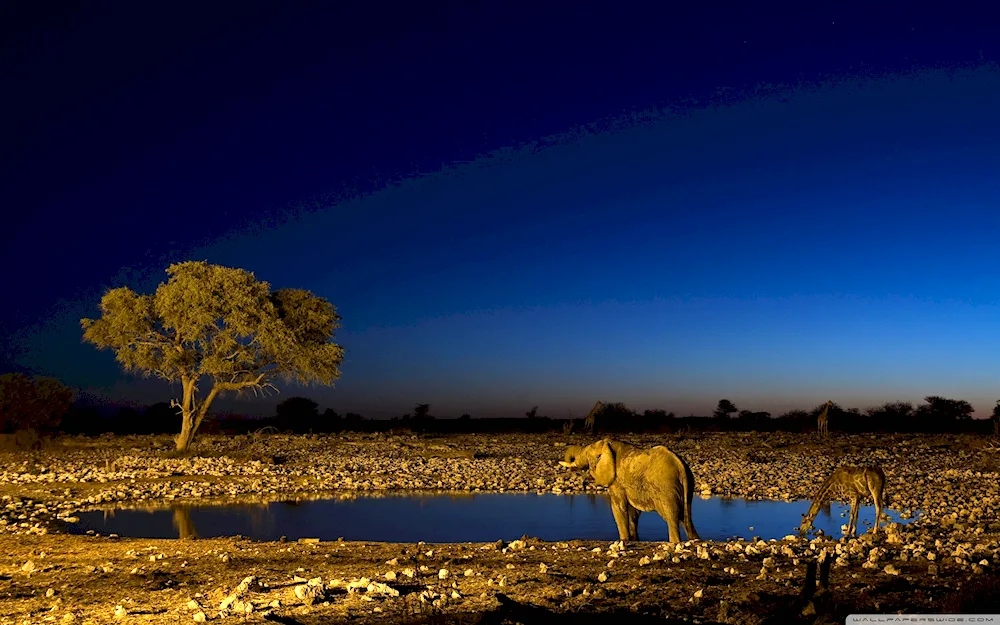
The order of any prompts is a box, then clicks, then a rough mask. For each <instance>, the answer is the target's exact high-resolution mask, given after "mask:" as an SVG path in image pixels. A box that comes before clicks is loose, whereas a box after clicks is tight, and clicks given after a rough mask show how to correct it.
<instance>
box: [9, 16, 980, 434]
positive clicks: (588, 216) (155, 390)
mask: <svg viewBox="0 0 1000 625" xmlns="http://www.w3.org/2000/svg"><path fill="white" fill-rule="evenodd" d="M335 4H348V3H318V2H317V3H308V2H305V3H271V4H258V3H240V4H239V5H236V4H226V5H223V4H221V3H220V4H218V5H214V4H210V5H207V6H202V5H201V4H189V3H172V4H170V5H163V6H162V7H161V8H156V9H153V8H150V6H148V5H135V4H128V5H126V4H122V3H100V2H94V3H86V5H84V4H83V3H77V4H72V3H64V4H61V5H59V4H57V5H47V6H56V7H58V8H57V9H56V8H45V9H43V8H41V7H39V6H32V5H31V3H24V6H21V7H16V8H12V7H11V6H10V5H6V6H5V7H4V8H3V9H0V11H2V15H0V24H2V29H3V30H2V36H3V50H2V55H0V79H2V84H3V85H4V92H5V97H4V99H3V103H2V104H0V106H3V107H4V109H5V110H4V120H5V121H6V122H7V123H6V124H5V128H4V135H3V141H2V142H0V144H2V148H0V149H2V160H0V191H2V196H0V201H2V204H3V206H4V214H5V215H6V217H5V226H6V227H5V241H4V247H3V250H2V252H0V253H2V255H3V259H2V260H3V262H4V266H5V267H6V271H5V274H4V280H5V282H6V288H5V289H4V290H5V292H7V293H9V294H11V298H10V299H9V300H8V303H7V305H6V306H5V307H4V308H3V309H2V315H0V324H2V326H0V329H2V331H3V335H4V336H5V338H6V339H7V340H5V341H4V342H3V360H4V362H3V363H0V364H2V365H3V368H4V369H8V370H9V369H20V370H26V371H30V372H33V373H38V374H44V375H53V376H56V377H59V378H61V379H63V380H64V381H65V382H67V383H69V384H70V385H72V386H74V387H78V388H81V389H85V390H87V391H88V392H92V393H96V394H98V395H103V396H106V397H109V398H113V399H116V400H130V401H136V402H142V403H147V402H152V401H157V400H164V399H168V398H169V397H171V396H172V393H175V392H176V389H173V390H172V389H171V388H170V387H169V386H168V385H166V384H164V383H159V382H142V381H136V380H135V379H134V378H131V377H129V376H126V375H124V374H122V373H121V372H120V371H119V370H118V369H117V366H116V365H115V363H114V361H113V357H112V355H111V354H110V353H107V352H97V351H96V350H94V349H93V348H92V347H90V346H87V345H82V344H80V330H79V324H78V320H79V318H80V317H82V316H94V315H96V314H97V302H98V300H99V298H100V295H101V293H102V291H103V290H104V289H106V288H109V287H114V286H120V285H128V286H131V287H132V288H136V289H140V290H143V291H146V292H148V291H151V290H152V289H153V288H155V285H156V284H157V283H158V282H159V281H161V280H163V279H165V275H164V274H163V269H164V268H165V267H166V265H167V264H169V263H170V262H172V261H176V260H183V259H207V260H209V261H211V262H217V263H222V264H227V265H231V266H239V267H243V268H246V269H249V270H251V271H254V272H255V273H256V274H257V275H258V277H260V278H262V279H266V280H268V281H269V282H271V283H272V284H273V285H274V286H275V287H285V286H290V287H300V288H308V289H310V290H313V291H314V292H316V293H318V294H320V295H322V296H324V297H327V298H329V299H330V300H331V301H332V302H333V303H334V304H336V305H337V306H338V308H339V310H340V312H341V314H342V315H343V317H344V329H343V330H342V331H340V333H339V334H338V338H339V339H340V342H341V343H342V344H344V345H345V346H346V347H347V349H348V355H347V358H346V361H345V363H344V366H343V376H342V378H341V380H340V382H338V384H337V386H336V387H335V388H334V389H309V390H308V391H301V390H299V389H294V388H284V389H283V394H282V395H281V396H279V397H277V398H274V399H271V400H256V401H249V402H245V401H241V402H239V403H231V402H223V403H222V404H220V408H221V409H233V408H235V409H237V410H240V411H243V412H247V413H266V412H269V411H270V410H271V409H272V407H273V404H274V403H275V402H276V401H278V400H280V399H281V398H283V397H288V396H290V395H294V394H306V395H309V396H311V397H313V398H314V399H316V400H317V401H319V402H320V404H321V405H322V406H324V407H326V406H329V407H333V408H335V409H337V410H340V411H356V412H361V413H362V414H365V415H368V416H374V417H387V416H395V415H398V414H401V413H402V412H405V411H407V410H409V409H411V408H412V406H413V404H414V403H416V402H428V403H430V404H431V405H432V412H433V413H435V414H439V415H442V416H454V415H458V414H461V413H463V412H469V413H471V414H473V415H474V416H499V415H520V414H523V413H524V411H526V410H527V409H529V408H530V407H531V406H532V405H536V404H537V405H539V406H540V412H541V413H542V414H550V415H552V416H564V415H565V414H566V410H567V409H571V410H573V411H574V414H577V416H579V415H580V414H582V413H584V412H585V411H586V410H587V409H588V408H589V407H590V405H592V404H593V402H594V401H595V400H597V399H602V400H606V401H625V402H626V403H628V404H629V405H631V406H633V407H634V408H637V409H639V410H642V409H645V408H665V409H668V410H673V411H675V412H677V413H680V414H689V413H692V412H694V413H696V414H707V413H709V412H710V411H711V409H712V408H713V407H714V404H715V403H716V402H717V400H718V399H719V398H721V397H728V398H730V399H732V400H733V401H734V402H736V404H737V405H738V406H739V407H741V408H750V409H756V410H768V411H771V412H773V413H775V414H778V413H780V412H783V411H784V410H787V409H790V408H795V407H803V408H808V407H812V406H814V405H816V404H819V403H822V402H823V401H825V400H826V399H833V400H835V401H837V402H838V403H840V404H841V405H845V406H857V407H859V408H864V407H865V406H868V405H871V404H874V403H881V402H882V401H887V400H895V399H905V400H910V401H914V402H916V401H919V400H920V398H922V397H923V396H925V395H930V394H939V395H945V396H951V397H958V398H963V399H966V400H968V401H970V402H972V403H973V405H974V406H975V407H976V408H977V412H978V414H980V415H982V414H985V413H987V412H988V411H989V409H990V408H992V405H993V403H994V401H995V399H996V397H1000V388H998V382H997V381H998V380H1000V360H998V358H997V356H996V355H997V354H998V353H1000V333H998V332H997V330H996V327H997V318H998V316H997V313H998V306H997V303H998V294H1000V280H998V278H997V275H998V274H997V270H996V266H997V246H996V244H995V241H996V240H997V234H998V232H1000V214H998V213H997V211H996V209H997V207H998V206H1000V201H998V200H1000V116H998V114H997V113H996V111H1000V72H998V71H997V68H996V66H995V65H994V64H993V63H994V61H996V60H997V55H998V52H1000V50H998V49H997V46H998V42H1000V38H998V37H997V33H996V30H995V29H991V28H990V26H989V25H990V24H991V23H992V22H990V20H989V19H988V18H989V15H990V8H989V4H988V3H948V4H941V3H939V4H938V6H936V7H932V6H931V4H930V3H913V2H909V3H905V4H904V3H899V4H898V5H896V6H893V5H892V4H885V3H879V5H880V8H874V9H873V8H870V7H868V6H866V5H865V4H859V5H858V6H857V7H854V6H851V5H849V4H843V3H838V4H836V5H833V4H831V5H829V7H830V8H816V7H807V6H805V5H804V4H791V3H788V4H772V5H771V6H770V7H766V8H761V7H760V6H755V7H753V8H750V7H742V8H740V5H741V4H742V3H730V4H732V5H733V6H724V5H722V4H719V3H712V4H710V5H709V4H707V3H706V4H703V5H700V6H699V5H692V6H691V7H681V8H678V7H677V6H672V5H673V4H674V3H649V4H635V5H628V4H615V5H614V6H615V9H614V10H612V9H609V8H608V7H609V6H610V5H607V4H606V3H602V4H593V5H589V4H587V3H582V4H581V3H572V4H563V3H551V4H548V3H546V4H545V5H544V6H543V7H542V8H538V7H536V6H533V4H529V3H523V4H518V3H513V4H511V3H503V5H502V6H503V7H504V8H501V7H500V4H498V3H490V4H487V3H440V4H438V6H439V7H440V8H438V9H436V10H433V11H431V10H428V9H427V8H425V7H416V6H409V5H408V4H404V3H398V4H391V3H364V5H365V7H366V8H365V9H359V8H356V7H355V8H352V9H345V8H335V7H334V5H335ZM353 4H362V3H353ZM541 4H542V3H539V5H541ZM237 6H238V7H239V9H237V8H236V7H237Z"/></svg>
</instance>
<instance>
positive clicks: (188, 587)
mask: <svg viewBox="0 0 1000 625" xmlns="http://www.w3.org/2000/svg"><path fill="white" fill-rule="evenodd" d="M623 438H624V439H626V440H629V441H631V442H635V443H639V444H654V443H655V444H667V445H668V446H670V447H672V448H673V449H675V450H677V451H678V452H680V453H681V454H682V455H684V456H685V458H686V459H687V460H688V461H689V463H690V464H691V466H692V469H693V471H694V473H695V477H696V482H697V485H698V489H699V490H703V491H704V492H706V493H708V492H711V493H712V494H715V495H733V496H741V497H743V496H750V497H754V496H756V497H768V498H808V497H810V496H811V495H812V492H813V490H814V489H815V488H816V487H817V486H818V484H819V482H820V481H822V479H823V477H825V476H826V475H827V474H828V472H829V471H830V470H832V468H833V467H834V466H836V465H838V464H841V463H852V464H860V463H865V462H878V463H879V464H880V465H881V466H882V467H883V468H884V470H885V472H886V475H887V486H886V495H887V504H888V505H889V506H891V507H892V508H895V509H897V510H903V511H906V510H917V509H919V510H921V511H923V512H924V513H925V514H923V515H922V516H921V517H920V518H919V519H917V521H915V522H914V523H913V524H912V525H910V526H907V527H903V528H896V527H894V528H893V529H891V530H890V531H889V532H888V538H886V537H885V536H883V537H880V538H879V539H877V540H874V541H873V540H872V538H871V537H870V536H864V537H862V538H861V539H857V540H852V541H841V542H839V543H838V542H835V541H831V540H830V539H817V540H816V541H813V542H812V543H810V542H808V541H803V540H795V539H792V540H787V541H782V542H773V543H759V544H752V543H748V542H746V541H742V542H739V543H736V542H734V543H702V544H699V543H691V544H689V545H687V546H686V547H682V548H681V549H680V550H679V551H675V550H674V549H673V548H667V549H665V548H664V547H663V545H662V543H643V544H641V545H638V546H634V545H628V546H626V548H625V550H624V551H621V550H619V549H618V547H617V546H613V545H612V544H611V543H608V542H602V543H577V542H569V543H541V542H537V541H532V540H528V541H527V543H526V544H525V545H521V544H519V543H516V542H515V543H514V544H509V543H505V544H503V545H501V548H500V549H498V548H497V546H496V545H495V544H474V545H419V546H418V545H412V544H408V545H403V544H373V543H363V544H362V543H337V542H321V543H317V544H294V543H254V542H250V541H246V540H236V539H229V540H185V541H170V540H145V539H124V538H105V537H90V536H68V535H62V534H58V535H57V534H56V532H60V531H62V528H63V527H64V525H63V523H62V522H61V521H59V520H58V518H57V517H62V518H71V517H72V514H73V513H74V512H78V511H81V510H84V509H87V508H93V507H95V506H98V505H108V504H123V505H140V504H152V503H163V502H164V501H167V500H171V501H192V502H194V501H198V502H204V501H206V500H209V499H218V498H222V499H228V498H239V499H244V500H249V499H259V498H260V497H262V496H279V495H282V496H288V495H290V494H299V495H305V494H311V495H313V496H318V495H322V494H329V493H330V492H333V491H340V492H344V491H348V492H349V491H351V490H379V489H386V488H392V489H397V488H408V489H418V488H419V489H426V488H445V489H451V488H455V487H457V486H458V487H465V488H469V489H480V490H482V491H496V490H500V489H506V490H522V489H530V490H544V491H553V490H557V491H559V492H583V491H584V488H585V484H584V482H583V480H582V477H581V476H577V475H570V474H567V473H565V472H563V471H560V470H559V469H558V467H557V465H556V461H557V460H558V459H559V458H561V456H562V451H563V447H562V446H561V445H562V444H564V443H567V442H570V443H573V442H589V441H590V440H592V439H589V438H586V437H575V436H574V437H572V438H567V437H564V436H562V435H557V434H551V435H516V436H501V435H485V436H476V437H472V436H452V437H434V438H425V437H412V436H410V435H405V436H384V435H374V436H373V435H360V434H348V435H346V436H331V437H314V438H307V437H285V436H277V437H259V438H254V437H236V438H232V437H210V438H206V439H204V440H203V441H202V443H201V445H200V446H199V448H198V450H197V453H198V455H197V456H196V457H195V458H168V457H166V456H167V454H166V452H167V451H169V439H168V438H167V437H159V438H153V437H146V438H143V437H127V438H118V439H114V438H110V437H109V438H103V439H90V440H87V439H73V440H67V441H64V442H63V443H62V444H61V445H60V446H59V447H57V448H53V449H50V450H46V451H44V452H41V453H20V454H7V455H6V456H4V457H3V463H4V464H3V465H2V466H3V473H2V474H0V488H2V491H0V492H2V493H4V502H3V504H4V506H5V509H4V510H3V511H2V514H3V519H2V521H6V523H4V524H3V525H2V528H3V530H4V533H3V534H0V550H2V552H3V556H2V557H0V576H2V577H0V615H6V616H2V617H0V623H21V622H24V621H25V620H28V621H29V622H43V621H58V622H80V623H83V622H93V623H108V622H113V621H115V611H116V607H117V606H119V605H120V606H122V609H121V610H119V614H120V615H121V616H120V618H122V619H125V620H124V621H123V622H136V623H139V622H155V623H161V622H162V623H177V622H193V620H194V618H195V615H196V614H197V613H198V612H199V611H200V612H203V613H204V615H205V616H206V617H207V618H208V619H209V620H213V621H214V620H219V619H220V606H221V604H222V602H223V600H224V599H225V598H226V596H228V595H230V594H231V593H232V592H233V591H234V589H235V588H236V587H237V585H238V584H239V583H240V582H241V581H242V580H244V579H245V578H247V577H249V576H254V577H255V580H254V583H252V584H250V585H249V587H248V589H247V593H245V594H244V595H242V596H239V597H234V598H233V599H232V600H231V601H230V603H229V604H228V606H227V607H228V609H227V610H226V611H223V615H224V616H223V618H224V619H225V620H229V621H232V622H238V621H237V620H236V619H237V617H236V616H235V612H236V609H237V608H239V609H241V610H242V611H243V613H241V614H240V615H239V617H238V620H239V621H242V620H244V619H246V620H248V621H250V622H264V620H265V619H270V620H274V619H277V620H278V622H286V623H328V622H336V621H339V620H341V619H342V618H344V617H346V616H347V615H350V616H351V617H352V621H356V620H365V619H374V620H373V622H375V621H376V620H377V621H378V622H385V621H386V620H387V618H386V617H387V616H391V617H393V619H395V620H408V619H413V620H414V621H415V622H421V621H430V620H435V622H449V620H448V619H452V620H454V619H457V618H460V617H462V615H465V616H464V617H462V618H464V619H465V621H468V620H469V619H471V618H473V616H472V615H476V614H480V615H481V614H484V613H485V614H488V615H492V616H493V617H494V618H502V617H504V616H505V615H506V616H508V617H509V618H510V619H512V620H511V622H514V621H520V622H529V621H532V620H533V619H539V618H541V617H539V615H538V613H537V612H535V611H532V610H531V606H538V607H540V608H544V610H545V611H546V612H543V613H541V614H542V616H545V617H546V618H551V617H553V613H555V614H561V615H564V616H563V617H562V618H564V619H567V621H569V620H572V621H574V622H582V620H581V619H585V618H586V615H587V614H592V613H594V612H600V613H605V614H606V616H608V617H610V614H607V613H609V612H615V613H616V616H615V618H616V619H617V620H621V619H626V617H627V616H630V617H631V618H633V619H637V620H641V618H642V617H643V615H646V616H647V617H651V616H656V617H660V618H664V617H674V618H687V619H689V620H690V619H698V620H700V621H701V622H724V623H761V622H765V621H766V620H767V618H769V617H768V614H769V613H770V612H773V611H775V610H780V611H781V612H780V613H777V614H776V615H775V616H773V618H774V619H778V620H772V621H770V622H813V621H814V620H815V616H806V617H799V616H798V615H799V614H800V613H801V611H802V609H803V608H804V607H805V609H806V613H807V614H809V613H810V612H811V611H812V610H813V609H815V610H818V611H819V612H820V613H824V612H826V611H828V610H830V609H832V610H834V611H835V613H836V616H838V617H839V618H841V622H842V617H843V615H846V614H848V613H851V612H882V613H885V612H893V611H900V610H908V611H922V612H925V613H926V612H940V611H955V610H960V609H966V610H967V611H975V610H974V609H972V608H974V606H971V605H966V606H962V605H959V603H958V601H959V598H960V597H966V598H969V597H974V596H975V594H976V592H977V591H976V590H975V588H974V587H977V588H978V587H979V586H983V584H996V581H995V577H994V576H993V574H992V573H991V572H992V571H993V570H994V569H995V567H997V566H1000V521H998V515H997V512H998V509H1000V480H998V477H1000V473H998V470H1000V453H997V452H995V451H992V450H991V449H990V445H989V441H988V440H987V439H984V438H978V437H971V436H963V437H956V436H908V437H901V436H896V437H891V436H879V437H871V436H849V437H848V436H835V437H834V440H833V441H832V442H830V443H824V444H822V445H820V444H817V441H816V440H815V438H814V437H812V436H792V435H742V434H688V435H683V436H681V435H671V436H653V435H650V436H627V437H623ZM469 456H473V457H471V458H470V457H469ZM591 488H592V487H591ZM171 498H172V499H171ZM695 522H696V523H697V519H695ZM608 523H609V524H613V520H612V519H611V518H609V519H608ZM41 532H47V533H45V534H41ZM532 547H533V549H532ZM824 547H826V548H828V549H829V550H830V551H831V553H832V554H833V558H835V559H836V562H835V564H834V565H833V567H832V572H831V591H830V592H829V593H820V595H819V596H818V597H817V598H816V600H815V602H814V605H813V606H806V605H805V603H804V602H803V601H801V600H800V599H799V598H798V597H799V594H800V591H801V587H802V580H803V579H804V576H805V566H806V562H807V561H809V560H812V559H814V558H815V554H816V553H817V552H819V551H821V550H822V549H823V548H824ZM504 549H506V551H504ZM595 550H596V551H595ZM43 554H44V555H43ZM931 558H933V559H931ZM29 562H30V564H29ZM542 565H544V566H542ZM609 565H610V566H609ZM422 567H426V569H422ZM442 569H445V570H446V571H447V574H445V576H444V577H443V578H442V574H441V570H442ZM467 571H471V574H469V575H466V572H467ZM408 573H412V574H413V577H410V576H409V574H408ZM602 573H604V574H606V576H607V577H606V579H604V581H601V580H602V578H601V577H600V576H601V574H602ZM386 574H390V575H389V577H388V578H387V577H386ZM393 576H394V577H395V579H392V577H393ZM296 578H298V581H296ZM316 578H319V582H318V583H317V582H316V581H314V582H313V586H315V588H312V589H309V588H308V586H309V583H308V580H311V579H312V580H315V579H316ZM360 578H368V579H369V580H371V581H373V582H380V583H384V584H387V586H386V587H381V586H372V587H371V590H370V591H368V590H367V584H366V585H365V587H363V589H362V591H360V592H358V591H353V592H347V591H346V590H345V584H347V583H349V582H351V581H354V580H357V579H360ZM335 580H340V581H339V582H335ZM260 582H262V583H263V584H264V585H263V586H262V585H261V584H260ZM296 587H305V588H299V590H298V595H297V594H296V590H295V589H296ZM49 590H51V591H52V592H51V593H48V592H47V591H49ZM988 590H989V588H983V589H982V593H986V591H988ZM994 590H996V588H994ZM424 591H430V592H429V593H426V594H424V595H423V597H421V593H423V592H424ZM395 592H398V593H399V596H398V597H397V596H392V595H393V594H394V593H395ZM309 593H312V594H309ZM386 593H387V594H386ZM994 594H996V593H994ZM505 598H509V599H510V600H512V601H514V602H517V604H518V605H514V606H510V605H507V604H504V606H503V607H501V602H504V601H505ZM191 601H195V602H196V603H197V605H195V604H190V605H189V602H191ZM310 602H311V603H310ZM248 605H249V606H252V607H251V610H252V611H251V612H250V614H249V615H246V614H245V611H246V609H247V606H248ZM519 606H520V607H519ZM525 606H528V607H525ZM995 607H996V606H991V611H993V612H994V613H995V612H997V611H1000V610H995V609H992V608H995ZM525 610H527V612H525ZM980 611H982V609H981V610H980ZM442 619H444V620H442ZM796 619H798V620H796ZM661 622H662V621H661Z"/></svg>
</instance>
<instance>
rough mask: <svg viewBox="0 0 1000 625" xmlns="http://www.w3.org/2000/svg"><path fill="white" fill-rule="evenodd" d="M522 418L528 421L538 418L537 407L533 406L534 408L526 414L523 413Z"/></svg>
mask: <svg viewBox="0 0 1000 625" xmlns="http://www.w3.org/2000/svg"><path fill="white" fill-rule="evenodd" d="M524 416H526V417H528V418H529V419H537V418H538V406H535V407H534V408H532V409H531V410H529V411H528V412H526V413H524Z"/></svg>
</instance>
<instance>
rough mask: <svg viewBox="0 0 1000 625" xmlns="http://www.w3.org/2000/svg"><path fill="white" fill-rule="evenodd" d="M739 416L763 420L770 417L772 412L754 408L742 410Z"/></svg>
mask: <svg viewBox="0 0 1000 625" xmlns="http://www.w3.org/2000/svg"><path fill="white" fill-rule="evenodd" d="M739 418H740V419H744V420H746V421H761V420H764V419H770V418H771V413H770V412H754V411H752V410H740V415H739Z"/></svg>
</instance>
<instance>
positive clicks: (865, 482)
mask: <svg viewBox="0 0 1000 625" xmlns="http://www.w3.org/2000/svg"><path fill="white" fill-rule="evenodd" d="M884 491H885V473H883V472H882V469H881V468H879V467H877V466H865V467H851V466H846V465H845V466H840V467H837V469H836V470H835V471H834V472H833V473H831V474H830V477H828V478H826V481H824V482H823V484H822V486H820V487H819V491H818V492H817V493H816V496H815V497H813V502H812V505H811V506H809V512H807V513H805V514H804V515H802V525H800V526H799V532H800V533H802V534H804V533H805V532H806V531H807V530H808V529H809V528H810V527H812V522H813V519H815V518H816V515H817V514H818V513H819V510H820V508H822V507H823V504H824V503H826V501H827V500H830V499H838V500H841V501H847V502H849V503H850V504H851V518H850V521H849V522H848V524H847V535H848V536H854V535H855V534H856V533H857V530H858V512H859V511H860V509H861V500H862V499H864V498H866V497H868V496H871V498H872V499H873V500H874V501H875V527H873V528H872V533H873V534H878V525H879V521H880V520H881V519H882V495H883V493H884Z"/></svg>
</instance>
